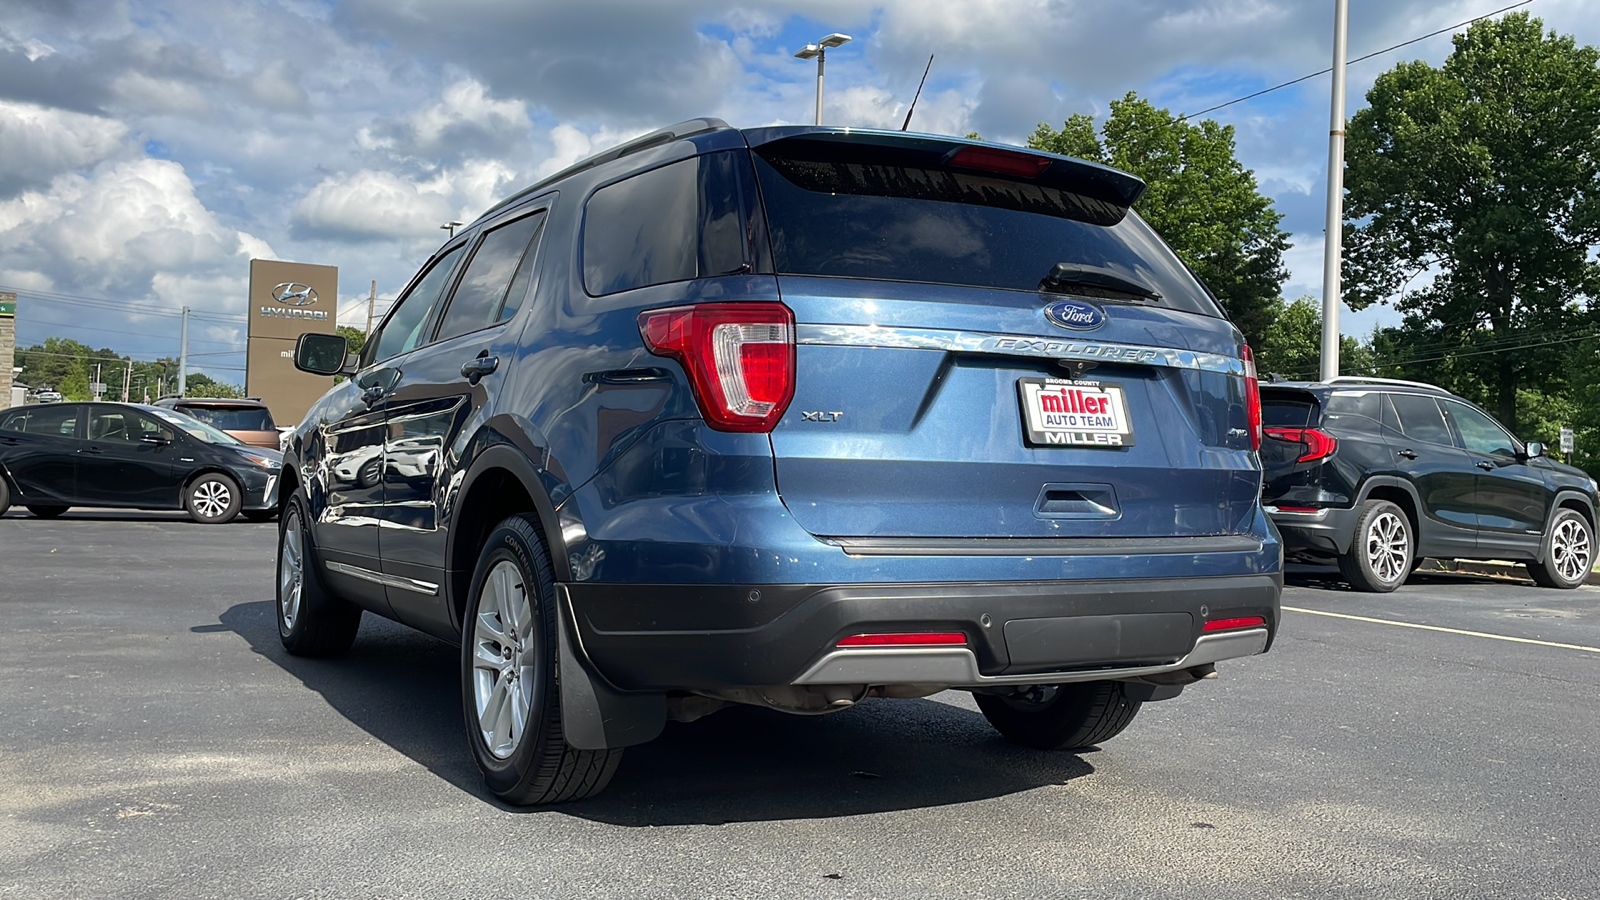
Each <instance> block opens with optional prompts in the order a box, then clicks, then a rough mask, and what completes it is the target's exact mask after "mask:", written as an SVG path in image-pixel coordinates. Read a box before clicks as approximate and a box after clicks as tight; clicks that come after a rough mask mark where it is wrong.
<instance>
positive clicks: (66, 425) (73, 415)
mask: <svg viewBox="0 0 1600 900" xmlns="http://www.w3.org/2000/svg"><path fill="white" fill-rule="evenodd" d="M0 430H4V431H20V432H23V433H25V434H37V435H43V436H46V437H67V438H69V437H76V436H77V433H78V407H76V406H35V407H29V408H27V409H23V410H19V411H17V412H15V413H12V414H11V415H9V416H7V417H6V419H5V423H4V425H0Z"/></svg>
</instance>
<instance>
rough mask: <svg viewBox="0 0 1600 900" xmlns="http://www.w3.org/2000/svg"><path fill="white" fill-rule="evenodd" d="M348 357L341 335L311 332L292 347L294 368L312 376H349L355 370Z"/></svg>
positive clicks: (347, 346)
mask: <svg viewBox="0 0 1600 900" xmlns="http://www.w3.org/2000/svg"><path fill="white" fill-rule="evenodd" d="M349 357H350V353H349V345H348V344H346V343H345V340H344V337H343V336H342V335H337V334H318V333H316V332H311V333H308V334H302V335H300V339H299V340H298V341H296V342H295V345H294V367H295V368H296V369H299V370H300V371H302V372H310V373H311V374H313V375H349V374H351V373H352V372H354V371H355V370H356V368H355V365H354V362H353V361H352V360H351V359H350V358H349Z"/></svg>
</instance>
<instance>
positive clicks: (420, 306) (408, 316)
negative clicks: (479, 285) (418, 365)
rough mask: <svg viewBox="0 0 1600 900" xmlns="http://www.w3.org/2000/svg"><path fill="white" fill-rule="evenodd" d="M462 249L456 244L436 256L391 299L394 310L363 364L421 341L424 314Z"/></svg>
mask: <svg viewBox="0 0 1600 900" xmlns="http://www.w3.org/2000/svg"><path fill="white" fill-rule="evenodd" d="M463 246H465V245H463ZM462 249H463V248H462V247H457V248H456V249H454V250H452V251H450V252H449V253H446V254H445V255H444V256H442V257H440V258H439V259H438V261H437V262H435V263H434V264H433V267H432V268H430V269H429V270H428V271H427V273H426V274H424V275H423V276H422V279H421V280H420V281H418V282H417V283H416V286H415V287H413V288H412V289H411V290H409V291H407V292H406V293H405V295H404V296H402V297H401V298H400V299H399V300H396V301H395V307H394V310H393V311H392V312H390V313H389V318H388V319H386V320H385V321H384V323H383V327H382V328H381V329H379V331H378V334H377V336H376V341H375V343H376V345H377V348H378V349H377V350H375V351H374V352H373V354H372V356H371V358H369V359H367V360H366V361H365V362H366V363H374V362H381V361H382V360H385V359H389V358H390V357H394V356H399V355H400V354H402V353H405V352H406V351H408V350H411V349H414V348H415V347H416V346H417V345H418V344H420V343H422V328H423V326H424V325H426V324H427V322H428V313H430V312H432V311H433V304H434V303H435V302H436V301H438V299H439V294H440V292H442V291H443V290H444V283H445V279H447V278H449V277H450V270H451V269H453V268H455V264H456V260H457V259H459V258H460V256H461V251H462Z"/></svg>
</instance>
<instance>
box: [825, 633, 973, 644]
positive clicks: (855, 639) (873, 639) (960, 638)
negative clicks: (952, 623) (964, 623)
mask: <svg viewBox="0 0 1600 900" xmlns="http://www.w3.org/2000/svg"><path fill="white" fill-rule="evenodd" d="M966 643H967V636H966V635H964V634H962V633H961V632H959V631H913V632H906V633H902V634H856V635H851V636H850V637H847V638H845V639H843V640H841V641H840V642H839V646H840V647H927V646H930V645H932V646H944V647H950V646H955V647H963V646H966Z"/></svg>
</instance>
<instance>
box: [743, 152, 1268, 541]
mask: <svg viewBox="0 0 1600 900" xmlns="http://www.w3.org/2000/svg"><path fill="white" fill-rule="evenodd" d="M747 137H748V138H749V141H750V144H751V146H752V149H753V156H754V163H755V167H756V170H757V181H758V183H759V186H760V190H761V195H762V204H763V206H764V208H765V212H766V225H767V228H768V229H769V233H770V237H771V246H772V251H773V256H774V259H773V264H774V268H775V270H776V272H777V274H778V280H779V289H780V291H781V293H782V296H783V300H784V303H785V304H787V305H788V306H789V308H790V309H792V310H793V311H794V315H795V321H796V332H795V334H796V341H797V344H798V346H797V350H796V379H795V383H796V386H795V394H794V399H793V402H792V403H791V404H790V406H789V408H788V412H787V413H786V414H785V416H784V418H783V420H782V421H781V422H779V423H778V425H777V427H776V428H775V429H774V430H773V431H772V446H773V451H774V456H775V464H776V470H777V483H778V490H779V493H780V495H781V496H782V498H783V501H784V503H785V505H786V506H787V508H788V509H789V511H790V512H791V514H792V515H793V516H794V517H795V519H796V521H797V522H798V523H799V524H800V525H801V526H802V527H804V528H805V529H807V530H808V531H810V532H811V533H812V534H815V535H818V536H821V537H827V538H847V539H849V538H855V539H862V538H871V539H891V540H892V539H902V540H904V539H924V538H926V539H973V538H989V539H1001V538H1027V539H1035V540H1036V539H1041V538H1068V537H1070V538H1171V537H1193V536H1199V535H1233V534H1239V533H1242V532H1244V531H1246V530H1248V529H1249V528H1250V526H1251V524H1252V522H1253V520H1254V510H1255V504H1256V503H1257V502H1258V499H1259V495H1260V486H1261V481H1260V470H1259V468H1258V465H1257V463H1256V461H1255V456H1254V454H1253V453H1252V452H1251V451H1252V449H1253V435H1252V432H1253V431H1254V428H1255V427H1256V426H1257V425H1258V423H1259V418H1258V416H1259V408H1258V407H1257V408H1256V409H1252V406H1251V399H1252V397H1251V391H1252V389H1251V387H1249V386H1248V385H1247V379H1246V377H1245V373H1246V361H1245V357H1244V354H1243V353H1242V344H1241V342H1240V338H1239V336H1238V332H1237V331H1236V330H1235V329H1234V328H1233V326H1232V325H1231V324H1230V323H1229V322H1228V321H1227V320H1226V319H1225V318H1224V317H1223V315H1222V313H1221V311H1220V310H1219V309H1218V307H1217V305H1216V303H1215V301H1214V300H1213V299H1212V298H1211V297H1210V296H1209V294H1208V293H1207V292H1206V290H1205V289H1204V288H1203V287H1202V286H1201V285H1200V284H1199V283H1198V281H1197V280H1196V279H1195V278H1194V277H1193V276H1192V274H1191V273H1189V271H1188V270H1187V269H1186V268H1185V267H1184V265H1183V264H1182V263H1181V262H1180V261H1179V260H1178V258H1177V257H1176V256H1175V255H1174V254H1173V253H1172V252H1171V250H1169V249H1168V248H1167V247H1166V246H1165V244H1163V243H1162V241H1161V240H1160V238H1159V237H1157V236H1156V235H1155V233H1154V232H1153V231H1152V230H1151V229H1150V228H1149V227H1148V226H1147V225H1145V224H1144V222H1143V221H1142V220H1140V219H1139V218H1138V216H1137V215H1134V214H1132V213H1130V212H1129V207H1130V206H1131V204H1132V202H1133V201H1134V200H1136V199H1137V198H1138V196H1139V194H1140V192H1141V191H1142V188H1143V186H1142V184H1141V183H1140V182H1138V181H1137V180H1136V179H1133V178H1132V177H1130V176H1127V175H1125V174H1122V173H1120V172H1116V171H1114V170H1111V169H1106V168H1104V167H1100V166H1096V165H1093V164H1090V163H1084V162H1080V161H1076V160H1068V159H1063V158H1060V157H1054V156H1049V155H1046V154H1033V153H1027V152H1023V151H1013V150H1006V149H1001V148H994V147H989V146H984V145H975V144H971V143H968V142H962V141H954V140H945V139H937V138H931V137H926V136H914V135H886V134H861V133H825V132H824V133H818V132H815V131H809V130H808V131H797V130H789V129H765V130H758V131H752V132H747ZM1253 416H1254V417H1255V418H1253Z"/></svg>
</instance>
